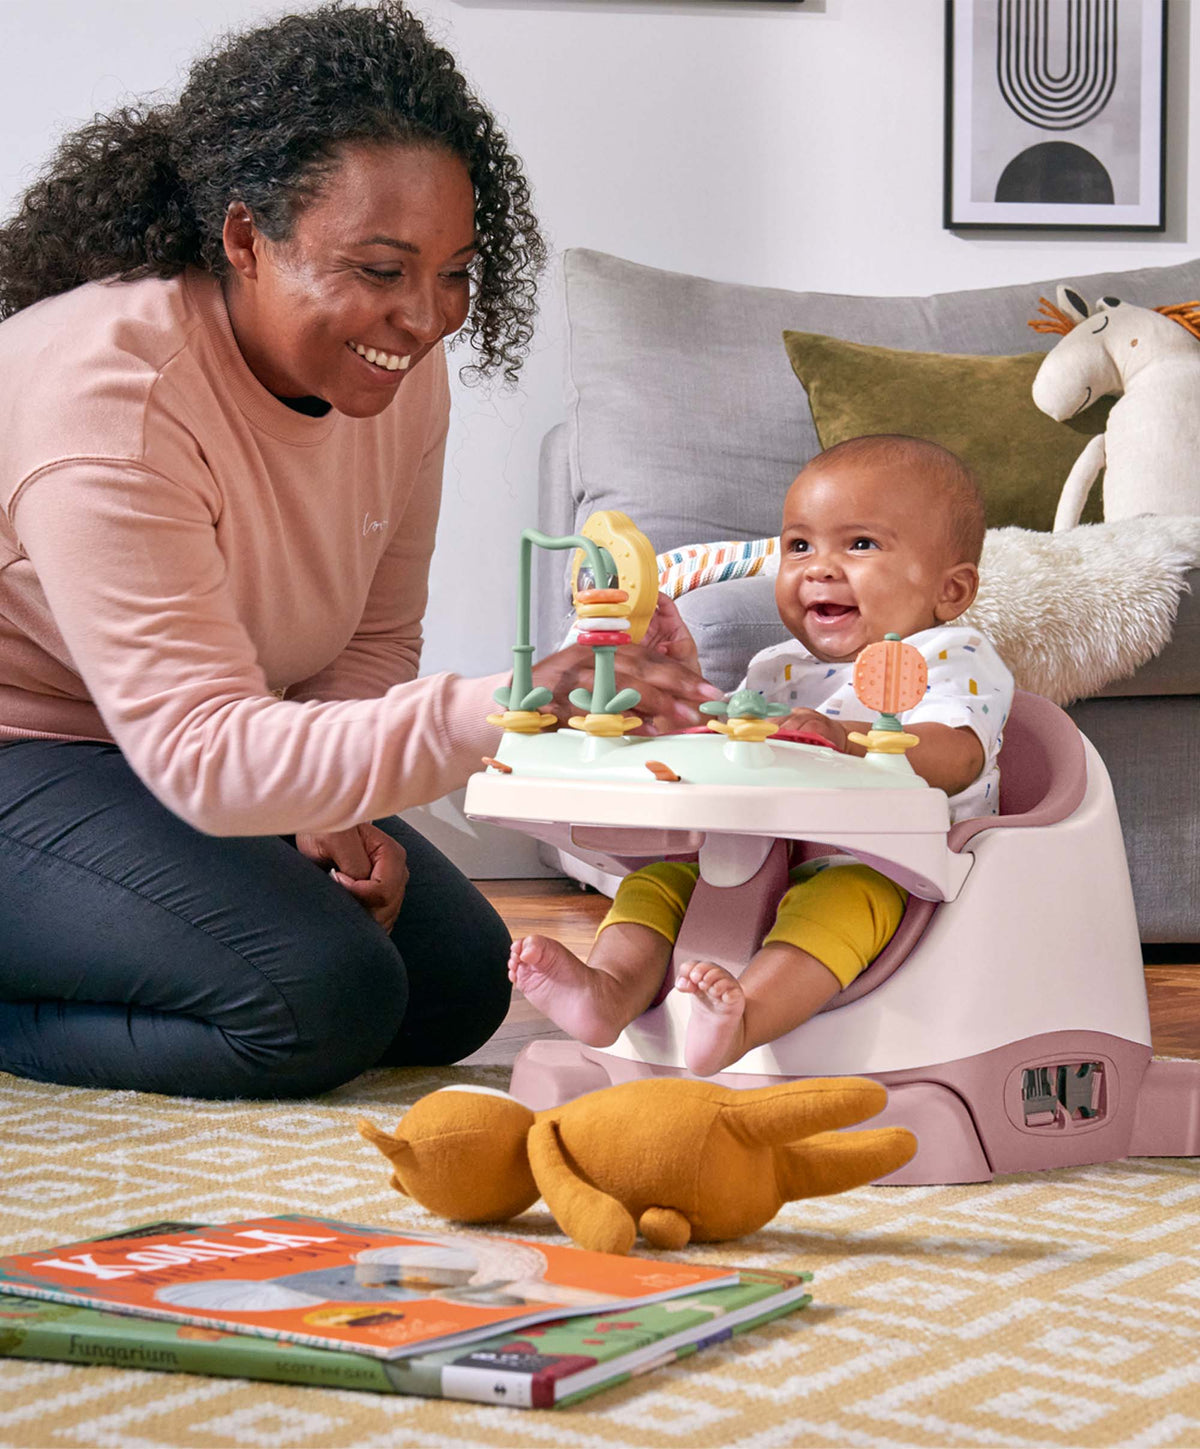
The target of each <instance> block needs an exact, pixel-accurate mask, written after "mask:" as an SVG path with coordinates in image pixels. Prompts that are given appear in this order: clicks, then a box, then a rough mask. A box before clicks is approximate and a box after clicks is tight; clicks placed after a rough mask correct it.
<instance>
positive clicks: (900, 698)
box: [854, 635, 929, 714]
mask: <svg viewBox="0 0 1200 1449" xmlns="http://www.w3.org/2000/svg"><path fill="white" fill-rule="evenodd" d="M928 682H929V671H928V669H927V668H926V665H925V657H924V655H923V654H922V653H921V651H920V650H919V649H917V648H915V647H914V646H913V645H912V644H905V643H904V642H903V640H901V639H900V638H899V637H898V636H896V635H889V636H888V637H887V638H885V639H881V640H880V641H879V643H878V644H868V645H867V647H866V648H865V649H864V650H863V651H862V653H861V654H860V655H859V656H858V658H857V659H856V660H855V662H854V692H855V694H856V695H858V697H859V699H860V700H861V701H862V702H863V704H865V705H866V706H867V708H868V709H873V710H875V711H877V712H879V713H882V714H902V713H903V712H904V711H905V710H906V709H912V708H913V707H914V705H917V704H919V703H920V702H921V700H922V699H923V698H924V696H925V689H926V686H927V684H928Z"/></svg>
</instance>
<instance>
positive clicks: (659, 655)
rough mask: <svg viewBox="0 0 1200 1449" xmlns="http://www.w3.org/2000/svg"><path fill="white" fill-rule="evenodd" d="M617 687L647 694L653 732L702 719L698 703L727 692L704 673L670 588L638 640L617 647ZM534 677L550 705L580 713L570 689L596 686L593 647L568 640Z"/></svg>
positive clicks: (640, 707)
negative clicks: (669, 594)
mask: <svg viewBox="0 0 1200 1449" xmlns="http://www.w3.org/2000/svg"><path fill="white" fill-rule="evenodd" d="M615 665H616V682H617V688H618V689H626V688H631V689H636V690H637V691H638V693H639V694H640V695H641V696H642V698H641V701H640V703H639V704H637V705H635V706H634V710H633V712H634V713H637V714H640V715H641V716H642V717H643V719H644V721H645V724H646V729H647V732H648V733H650V734H669V733H670V732H671V731H672V730H678V729H686V728H687V727H688V726H689V725H696V724H701V723H702V722H703V716H702V715H701V714H700V711H699V709H698V708H697V706H698V705H699V704H700V703H701V702H702V701H703V700H707V699H724V698H725V696H724V695H723V694H722V693H721V691H720V690H719V689H718V688H717V687H716V686H715V685H713V684H709V683H708V681H707V680H706V679H705V678H704V677H703V676H702V675H701V673H700V661H699V659H698V657H697V655H696V645H695V641H694V640H693V639H692V636H691V635H690V634H689V633H688V630H687V626H686V625H685V624H684V622H683V620H682V619H681V618H680V617H679V610H678V609H677V608H676V607H675V605H674V603H673V602H672V601H671V600H670V599H668V598H667V597H666V595H665V594H659V596H658V608H657V610H656V611H655V614H654V617H653V618H652V619H651V621H650V624H649V627H648V628H647V630H646V634H645V637H644V638H643V640H642V642H641V643H639V644H626V645H624V646H622V648H620V649H618V650H617V653H616V660H615ZM533 682H534V684H535V685H541V686H543V687H545V688H546V689H549V690H551V691H552V692H553V694H554V704H553V705H552V706H548V707H549V708H552V709H553V711H554V713H555V714H556V715H557V716H558V718H559V719H560V720H566V719H567V718H568V717H569V716H570V715H577V714H579V713H581V711H580V709H579V708H578V706H576V705H572V704H570V703H569V702H568V700H567V696H568V695H569V694H570V692H571V690H573V689H579V688H581V687H582V688H585V689H590V688H591V687H592V651H591V649H590V648H589V647H588V646H587V645H585V644H568V645H567V647H566V648H565V649H560V650H559V651H558V652H557V653H556V654H549V655H547V656H546V658H545V659H542V660H539V662H538V663H537V664H535V665H534V666H533Z"/></svg>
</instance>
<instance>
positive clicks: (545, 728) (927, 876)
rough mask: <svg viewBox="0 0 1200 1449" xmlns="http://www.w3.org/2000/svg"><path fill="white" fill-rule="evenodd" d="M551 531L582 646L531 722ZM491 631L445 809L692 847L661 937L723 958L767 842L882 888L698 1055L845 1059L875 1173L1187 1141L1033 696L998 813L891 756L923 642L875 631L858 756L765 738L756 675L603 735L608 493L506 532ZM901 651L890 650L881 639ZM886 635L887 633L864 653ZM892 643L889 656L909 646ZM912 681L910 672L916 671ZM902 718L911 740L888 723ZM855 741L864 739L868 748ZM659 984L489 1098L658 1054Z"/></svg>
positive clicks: (821, 1064) (752, 1061)
mask: <svg viewBox="0 0 1200 1449" xmlns="http://www.w3.org/2000/svg"><path fill="white" fill-rule="evenodd" d="M533 545H537V546H539V547H545V548H556V549H560V548H575V549H576V550H578V552H577V554H576V557H575V562H574V566H573V571H572V579H573V589H572V592H573V598H574V601H575V605H576V610H577V630H578V635H577V637H578V638H579V639H580V640H581V642H583V643H585V644H589V645H590V646H591V647H592V648H593V650H594V652H595V666H596V667H595V683H594V687H593V689H592V690H591V691H588V690H576V691H574V692H573V693H572V695H571V701H572V703H574V704H575V705H577V707H579V708H580V709H581V710H583V711H586V713H583V714H581V715H579V716H576V717H574V718H572V719H571V720H570V725H571V726H572V728H567V729H557V730H553V731H551V730H550V728H549V727H550V726H552V725H554V724H555V723H556V721H555V720H554V718H553V717H552V716H550V715H549V714H546V713H544V712H542V707H543V706H544V705H546V704H548V703H549V702H550V698H551V696H550V694H549V692H548V691H546V690H534V689H533V688H532V682H531V678H530V665H529V660H530V656H531V654H532V649H531V648H530V646H529V575H530V548H531V546H533ZM520 578H521V584H520V598H519V608H518V613H519V618H518V642H517V645H516V647H515V649H514V673H513V684H512V686H511V689H507V690H501V691H499V692H498V694H497V701H498V703H500V704H501V705H502V706H503V707H504V708H503V713H501V714H497V715H490V716H489V719H490V720H492V721H493V722H495V723H497V724H501V725H502V726H504V735H503V740H502V743H501V744H500V746H499V748H498V751H497V755H496V757H495V758H494V759H490V758H489V759H488V760H486V761H485V763H486V766H487V768H486V770H485V771H484V772H483V773H479V774H476V775H473V776H472V777H471V780H470V782H469V784H468V787H467V795H466V812H467V814H468V815H470V816H472V817H474V818H478V819H486V820H490V821H494V822H496V823H498V824H501V825H506V826H509V827H511V828H513V829H517V830H521V831H524V832H525V833H527V834H529V835H531V836H534V837H536V838H537V839H540V840H544V841H547V842H549V843H550V844H552V845H555V846H557V847H559V848H561V849H563V850H565V851H566V852H568V853H569V854H572V855H574V856H577V857H580V858H582V859H584V860H585V861H588V862H591V863H592V864H594V865H595V866H596V867H598V868H599V869H600V870H603V871H607V872H612V873H616V874H622V873H624V872H625V871H626V870H628V869H630V868H632V867H633V866H635V865H638V864H641V863H644V862H645V861H646V860H649V859H663V858H669V857H685V858H696V857H697V856H698V858H699V863H700V879H699V880H698V881H697V884H696V889H695V891H694V893H693V895H692V898H691V902H690V904H689V907H688V910H687V913H686V915H685V918H684V922H683V927H682V930H681V932H680V936H679V940H678V942H677V944H676V948H675V955H674V958H673V962H672V972H669V973H668V977H667V981H668V983H669V982H670V980H671V979H672V975H673V968H674V966H675V965H676V964H677V963H679V962H682V961H686V960H692V959H702V960H711V961H715V962H717V963H719V964H721V965H724V966H726V967H727V968H728V969H730V970H731V971H733V972H734V973H735V974H737V973H738V972H739V971H740V970H741V969H742V968H743V967H744V966H745V964H746V962H747V961H748V960H749V958H750V956H751V955H752V954H753V953H754V951H755V950H756V948H757V947H758V945H759V943H760V942H761V940H762V937H763V936H764V934H765V933H766V931H767V929H768V928H769V925H770V922H771V920H772V919H773V916H774V911H775V907H776V904H777V902H778V900H779V897H780V896H781V894H782V892H783V890H784V888H785V886H786V883H787V871H788V866H789V860H790V859H794V858H795V857H796V855H797V853H799V855H800V856H801V858H802V857H803V855H804V853H805V852H808V853H810V854H811V853H827V851H828V848H829V847H834V848H836V849H839V850H843V851H846V852H848V853H850V854H852V855H854V856H856V857H858V858H860V859H862V860H864V861H866V862H868V863H869V864H871V865H874V866H876V867H877V868H879V869H881V870H882V871H884V873H886V874H887V875H889V876H891V877H892V878H893V879H895V880H896V881H898V882H899V883H900V884H902V885H904V886H905V887H907V889H908V890H909V892H910V898H909V902H908V907H907V909H906V911H905V914H904V917H903V919H902V921H901V923H900V926H899V929H898V930H897V932H896V934H895V936H894V937H893V939H892V941H891V942H890V943H889V945H888V946H887V948H886V949H885V950H884V951H883V953H882V954H881V955H880V956H879V957H878V958H877V959H876V960H875V961H874V962H873V963H872V964H871V965H870V966H869V967H868V968H867V970H866V971H864V972H863V974H862V975H861V976H860V977H859V978H858V979H857V980H856V981H854V982H853V983H852V984H851V985H850V986H849V987H847V988H846V989H845V990H843V991H842V992H840V993H839V994H838V995H837V996H836V997H835V998H834V999H833V1001H832V1002H830V1003H829V1005H828V1006H827V1007H826V1008H825V1009H824V1011H822V1012H821V1013H819V1014H818V1015H816V1016H814V1017H813V1018H812V1019H811V1020H809V1021H807V1022H805V1023H804V1024H803V1025H801V1026H800V1027H798V1028H796V1030H794V1031H792V1032H789V1033H788V1034H786V1035H785V1036H783V1037H780V1038H779V1039H778V1040H776V1041H774V1042H772V1043H770V1044H769V1045H767V1046H763V1047H759V1048H756V1049H755V1050H753V1051H751V1052H748V1053H747V1054H746V1055H745V1056H744V1057H742V1058H741V1060H740V1061H738V1062H737V1063H736V1064H735V1069H734V1070H730V1071H726V1072H724V1073H721V1074H720V1075H719V1076H717V1077H716V1078H714V1080H716V1081H719V1082H723V1083H725V1084H727V1085H729V1086H734V1087H757V1086H765V1085H769V1084H771V1083H772V1082H778V1081H780V1080H781V1079H788V1078H797V1077H811V1076H841V1075H854V1076H868V1077H872V1078H874V1079H876V1080H877V1081H880V1082H882V1083H883V1084H884V1085H885V1086H887V1088H888V1095H889V1101H888V1105H887V1107H886V1108H885V1110H884V1112H883V1113H882V1114H881V1115H880V1116H879V1117H878V1118H877V1119H875V1120H876V1122H877V1123H879V1124H897V1125H902V1126H905V1127H908V1128H910V1129H911V1130H912V1131H913V1132H915V1133H916V1135H917V1138H918V1142H919V1148H918V1151H917V1155H916V1156H915V1157H914V1158H913V1160H912V1161H911V1162H910V1163H909V1164H908V1165H907V1166H906V1167H905V1168H903V1169H901V1170H900V1171H899V1172H898V1173H895V1174H893V1175H892V1176H891V1177H890V1178H888V1179H886V1181H889V1182H893V1181H894V1182H897V1183H926V1184H936V1183H952V1182H974V1181H983V1180H986V1179H989V1178H991V1177H992V1176H993V1175H995V1174H996V1173H1007V1172H1018V1171H1025V1170H1029V1169H1032V1168H1051V1167H1063V1166H1069V1165H1076V1164H1081V1163H1089V1162H1106V1161H1112V1160H1116V1159H1119V1158H1122V1157H1127V1156H1192V1155H1196V1154H1197V1153H1200V1063H1196V1062H1180V1061H1170V1062H1168V1061H1155V1060H1152V1052H1151V1046H1150V1020H1149V1012H1148V1006H1147V999H1146V988H1145V977H1144V974H1143V968H1142V958H1141V947H1140V942H1139V938H1138V930H1137V920H1136V916H1135V913H1134V903H1133V894H1132V890H1131V887H1130V882H1129V872H1128V868H1127V865H1126V861H1125V853H1124V846H1123V843H1122V839H1121V830H1120V824H1119V821H1118V818H1117V810H1116V805H1115V802H1114V799H1113V793H1112V786H1111V784H1110V782H1109V778H1108V773H1107V771H1106V770H1105V768H1104V763H1103V761H1102V760H1101V759H1100V756H1099V755H1098V753H1097V752H1096V750H1095V749H1094V748H1093V746H1092V745H1091V744H1090V743H1089V741H1088V740H1086V739H1085V738H1084V736H1083V735H1081V734H1080V733H1079V731H1078V730H1077V729H1076V727H1075V725H1074V724H1073V723H1072V721H1071V720H1070V718H1069V717H1068V716H1067V715H1066V714H1065V713H1064V712H1063V711H1062V710H1060V709H1059V708H1058V707H1057V706H1056V705H1053V704H1051V703H1050V702H1049V701H1048V700H1045V699H1042V698H1041V697H1039V696H1037V695H1032V694H1026V693H1022V692H1020V691H1018V692H1017V694H1016V697H1015V699H1014V702H1013V708H1012V712H1011V714H1010V716H1009V719H1008V722H1007V724H1006V727H1005V735H1004V744H1003V747H1002V750H1001V755H1000V770H1001V782H1002V783H1001V795H1000V813H999V815H995V816H987V817H983V818H980V819H975V820H965V821H959V822H958V823H957V824H954V825H951V823H950V819H949V813H948V807H947V800H946V796H945V794H944V793H943V792H942V791H940V790H935V789H933V788H931V787H930V786H928V785H926V784H925V782H924V781H923V780H921V779H920V778H919V777H918V776H917V775H916V774H915V773H914V772H913V770H912V768H911V767H910V766H909V764H908V762H907V760H906V759H905V756H904V753H903V751H904V748H905V745H904V743H903V740H902V739H901V738H900V736H902V735H903V731H902V729H901V727H900V724H899V720H898V719H897V718H896V716H897V714H899V713H902V712H903V710H904V709H905V708H910V707H911V703H912V702H915V700H912V701H911V702H910V703H904V702H903V701H904V699H905V698H906V697H907V695H906V689H907V690H908V691H909V693H911V690H912V688H913V687H914V684H913V681H914V678H915V676H916V674H917V670H916V663H919V665H920V689H921V690H923V689H924V676H923V671H924V661H923V660H922V659H921V658H920V656H919V654H918V653H917V651H916V650H912V649H911V646H906V645H903V644H900V643H899V642H888V643H885V644H882V645H873V646H871V649H870V651H864V652H863V654H862V655H860V656H859V661H858V663H857V665H856V676H855V688H856V690H857V691H859V692H860V698H862V699H863V701H864V703H866V704H867V705H868V706H869V707H870V708H873V709H877V710H879V711H881V712H880V714H879V717H878V718H877V720H876V723H875V727H874V728H873V729H872V731H871V733H870V735H869V736H865V737H862V741H861V742H862V743H864V744H865V745H867V754H866V756H865V758H859V757H854V756H849V755H844V754H841V753H838V752H837V751H835V750H833V749H832V748H830V747H828V746H827V745H825V744H824V743H823V742H805V741H804V740H803V739H797V738H795V737H791V738H775V737H774V732H775V731H776V729H777V726H776V722H775V720H774V719H773V718H771V715H772V714H774V713H777V712H778V713H782V712H784V711H783V710H782V707H778V706H767V705H766V704H765V701H763V700H762V697H761V696H757V697H756V700H744V699H743V700H740V699H739V696H738V695H734V696H733V697H732V698H731V700H730V701H729V704H728V706H723V705H716V706H713V707H712V709H711V710H710V712H713V713H717V712H720V711H722V710H726V711H727V716H726V718H724V719H720V720H718V719H714V720H712V721H710V725H709V730H708V731H703V732H700V733H696V732H694V731H692V732H684V733H681V734H677V735H667V736H662V735H660V736H654V737H649V736H638V735H633V734H630V733H629V731H630V730H633V729H635V728H636V727H637V725H638V724H639V723H640V720H639V719H638V716H637V715H636V714H629V713H626V712H627V711H630V710H632V709H633V708H634V706H635V705H636V704H637V703H638V696H637V694H636V691H634V690H628V689H626V690H621V691H617V690H616V688H615V665H614V656H615V652H616V649H617V648H618V647H619V645H620V644H621V643H624V642H626V641H628V640H629V639H631V638H638V637H640V635H641V633H642V632H644V630H645V627H646V622H647V621H648V619H649V617H650V615H651V613H652V612H653V605H654V600H655V597H656V593H657V575H656V572H655V563H654V555H653V551H652V549H651V547H650V545H649V543H648V542H647V540H646V539H645V538H644V536H643V535H642V534H640V533H639V532H638V530H637V529H636V528H635V527H634V525H633V524H632V522H631V521H630V520H629V519H628V518H627V517H626V516H625V515H624V514H620V513H611V512H610V513H601V514H594V515H592V517H591V518H589V519H588V520H587V522H586V523H585V525H584V527H583V530H582V531H581V533H580V534H578V535H571V536H569V537H565V538H548V537H546V536H545V535H543V534H539V533H537V532H536V531H534V530H526V532H525V533H524V534H522V539H521V576H520ZM906 650H908V651H909V654H908V655H906V654H905V653H904V651H906ZM889 651H890V652H889ZM911 656H916V663H914V661H913V659H912V658H911ZM918 697H919V696H918ZM907 738H908V740H909V741H912V737H911V736H908V737H907ZM881 745H882V748H880V746H881ZM688 1011H689V1002H688V1000H687V998H685V997H684V996H682V995H681V994H680V993H678V992H675V991H669V990H668V991H667V992H666V993H665V995H661V997H660V1000H659V1001H658V1003H657V1004H655V1005H654V1006H653V1007H652V1008H651V1009H650V1010H648V1011H647V1012H646V1013H645V1014H644V1015H642V1016H641V1017H639V1018H638V1020H637V1021H635V1022H633V1023H632V1024H631V1025H630V1026H629V1027H627V1028H626V1030H625V1031H624V1032H623V1033H622V1034H621V1036H620V1037H619V1038H618V1040H617V1041H616V1042H615V1043H614V1044H613V1045H612V1046H610V1047H606V1048H603V1049H600V1048H594V1047H588V1046H584V1045H582V1044H581V1043H577V1042H572V1041H554V1040H550V1041H538V1042H533V1043H531V1044H530V1045H529V1046H527V1047H526V1048H525V1049H524V1050H523V1051H522V1052H521V1054H520V1056H519V1058H518V1060H517V1063H516V1066H515V1068H514V1071H513V1078H512V1092H513V1095H514V1096H516V1097H518V1098H519V1099H520V1100H522V1101H524V1102H525V1103H527V1104H528V1105H529V1106H530V1107H533V1108H535V1109H541V1108H544V1107H548V1106H553V1105H555V1104H557V1103H559V1102H562V1101H566V1100H568V1099H570V1098H572V1097H575V1096H578V1095H580V1094H581V1093H583V1092H587V1091H592V1090H595V1089H596V1088H599V1087H604V1086H607V1085H609V1084H610V1083H616V1082H622V1081H628V1080H632V1079H634V1078H637V1077H643V1076H652V1075H660V1076H661V1075H668V1076H686V1075H688V1072H687V1069H686V1068H685V1066H684V1061H683V1040H684V1032H685V1028H686V1023H687V1017H688Z"/></svg>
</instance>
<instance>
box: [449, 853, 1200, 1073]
mask: <svg viewBox="0 0 1200 1449" xmlns="http://www.w3.org/2000/svg"><path fill="white" fill-rule="evenodd" d="M479 889H480V890H481V891H482V892H483V893H484V895H485V896H487V898H488V900H490V901H491V903H492V904H493V905H494V906H495V907H496V909H497V910H498V911H499V912H500V914H501V916H503V917H504V921H505V923H506V925H507V926H508V928H509V930H510V931H511V932H512V934H513V935H514V936H523V935H527V934H529V933H531V932H538V933H541V934H543V935H546V936H554V937H555V938H556V939H557V940H559V941H562V942H563V943H564V944H565V945H566V946H568V947H569V948H570V949H571V950H572V951H574V952H576V953H577V954H579V955H581V956H586V955H587V951H588V948H589V947H590V945H591V942H592V936H593V934H594V932H595V929H596V926H597V924H598V923H599V921H600V918H601V917H602V916H603V915H604V912H605V911H606V910H607V908H608V901H607V899H606V898H605V897H604V896H602V895H598V894H597V893H596V892H595V891H584V890H582V889H581V888H580V887H579V886H578V885H576V883H575V882H574V881H570V880H491V881H480V882H479ZM1144 954H1145V957H1146V960H1147V963H1148V964H1147V965H1146V968H1145V970H1146V989H1147V991H1148V993H1149V997H1150V1026H1151V1032H1152V1034H1153V1039H1154V1049H1155V1051H1156V1052H1159V1053H1161V1054H1162V1055H1164V1056H1182V1057H1196V1058H1200V947H1196V948H1193V947H1190V946H1187V947H1180V946H1159V947H1155V946H1148V947H1146V948H1145V953H1144ZM562 1035H563V1033H562V1032H560V1031H558V1030H557V1029H556V1028H555V1027H553V1026H551V1024H550V1023H549V1022H548V1021H547V1020H546V1018H545V1017H544V1016H542V1015H541V1014H540V1013H539V1012H537V1011H535V1010H534V1008H533V1007H532V1006H530V1004H529V1003H528V1002H527V1001H525V1000H523V999H522V998H521V997H518V996H514V997H513V1004H512V1007H511V1009H510V1011H509V1013H508V1016H507V1017H506V1019H505V1021H504V1025H503V1026H502V1027H501V1028H500V1030H499V1031H498V1032H497V1033H496V1035H495V1036H494V1037H493V1038H492V1040H491V1041H490V1042H488V1043H487V1045H486V1046H485V1047H483V1048H482V1049H481V1050H480V1051H478V1052H476V1053H475V1055H474V1056H473V1057H468V1058H467V1060H468V1061H469V1062H472V1063H475V1064H478V1065H496V1066H510V1065H511V1064H512V1062H513V1060H514V1059H515V1057H516V1055H517V1052H518V1051H519V1050H520V1049H521V1047H522V1046H523V1045H524V1044H525V1042H527V1041H530V1040H532V1039H533V1038H534V1037H539V1036H562Z"/></svg>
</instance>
